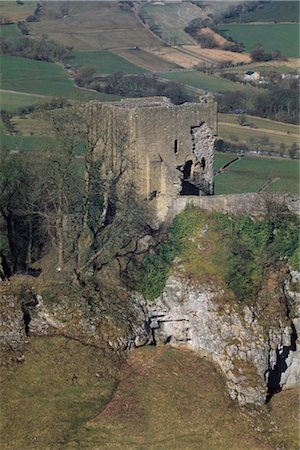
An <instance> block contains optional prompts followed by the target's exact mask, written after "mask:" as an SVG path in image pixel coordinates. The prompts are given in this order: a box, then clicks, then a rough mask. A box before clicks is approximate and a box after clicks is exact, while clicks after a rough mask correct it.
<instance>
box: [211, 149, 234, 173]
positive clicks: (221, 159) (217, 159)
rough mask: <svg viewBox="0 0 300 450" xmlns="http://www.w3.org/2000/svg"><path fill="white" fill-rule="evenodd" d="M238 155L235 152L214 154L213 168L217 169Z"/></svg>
mask: <svg viewBox="0 0 300 450" xmlns="http://www.w3.org/2000/svg"><path fill="white" fill-rule="evenodd" d="M237 156H238V155H237V154H236V153H218V152H215V154H214V170H215V171H217V170H219V169H221V168H222V167H224V166H225V164H227V163H229V162H230V161H232V160H233V159H235V158H236V157H237Z"/></svg>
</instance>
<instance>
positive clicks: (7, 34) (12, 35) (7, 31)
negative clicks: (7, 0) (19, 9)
mask: <svg viewBox="0 0 300 450" xmlns="http://www.w3.org/2000/svg"><path fill="white" fill-rule="evenodd" d="M0 11H1V10H0ZM0 37H1V38H2V39H6V40H8V41H11V42H14V41H17V40H18V39H19V38H20V37H22V34H21V33H20V31H19V29H18V27H17V25H16V24H15V23H10V24H7V25H0Z"/></svg>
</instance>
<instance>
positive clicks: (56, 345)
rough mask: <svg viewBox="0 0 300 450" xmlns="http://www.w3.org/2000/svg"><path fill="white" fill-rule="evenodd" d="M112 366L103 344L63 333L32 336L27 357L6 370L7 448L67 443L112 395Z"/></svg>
mask: <svg viewBox="0 0 300 450" xmlns="http://www.w3.org/2000/svg"><path fill="white" fill-rule="evenodd" d="M107 369H109V370H111V371H112V370H113V367H112V363H111V361H110V360H109V358H108V357H105V356H104V355H103V353H102V352H101V350H99V349H96V348H93V347H89V346H84V345H82V344H81V343H79V342H77V341H72V340H69V339H65V338H59V337H56V338H47V337H42V338H33V337H32V338H30V339H29V344H28V345H27V350H26V356H25V362H24V363H22V364H16V363H15V364H14V365H13V366H11V367H9V368H6V369H2V370H1V372H2V373H1V375H2V376H1V428H2V430H1V448H2V449H4V448H5V449H11V450H16V449H20V450H21V449H22V450H27V449H28V450H29V449H32V448H40V449H46V448H47V449H48V448H58V447H61V446H63V444H64V443H66V441H68V439H69V436H70V434H72V433H74V432H76V430H77V429H78V428H79V427H80V426H81V425H82V424H84V423H85V422H86V421H87V420H88V419H89V418H90V417H92V416H94V415H96V414H97V413H98V412H99V411H101V409H102V408H103V406H104V405H105V403H106V402H107V401H108V399H109V398H110V396H111V395H112V392H113V390H114V386H115V382H114V379H113V377H112V376H111V375H110V376H109V375H106V374H105V372H106V370H107ZM97 373H98V375H99V376H98V377H97V376H95V375H96V374H97ZM111 373H113V372H111ZM74 376H75V377H74Z"/></svg>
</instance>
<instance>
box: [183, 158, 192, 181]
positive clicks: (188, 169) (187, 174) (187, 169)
mask: <svg viewBox="0 0 300 450" xmlns="http://www.w3.org/2000/svg"><path fill="white" fill-rule="evenodd" d="M192 168H193V161H192V160H191V159H189V160H188V161H187V162H186V163H185V165H184V167H183V179H184V180H188V179H189V178H191V176H192Z"/></svg>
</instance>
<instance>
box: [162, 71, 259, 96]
mask: <svg viewBox="0 0 300 450" xmlns="http://www.w3.org/2000/svg"><path fill="white" fill-rule="evenodd" d="M162 76H163V77H164V78H167V79H168V80H174V81H178V82H180V83H184V84H188V85H189V86H193V87H195V88H198V89H204V90H207V91H212V92H225V91H242V92H245V93H246V94H248V95H249V96H250V95H251V93H253V94H254V93H257V92H259V90H258V88H255V87H252V86H248V85H245V84H242V83H237V82H234V81H231V80H227V79H225V78H222V77H217V76H213V75H207V74H205V73H200V72H196V71H194V72H193V71H192V72H171V73H164V74H163V75H162Z"/></svg>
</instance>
